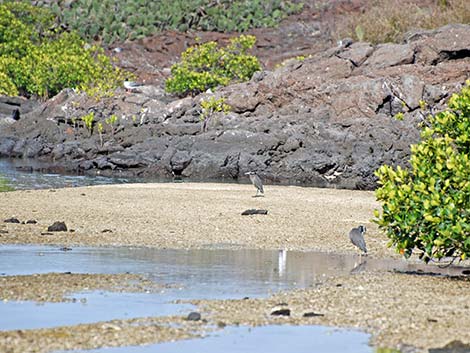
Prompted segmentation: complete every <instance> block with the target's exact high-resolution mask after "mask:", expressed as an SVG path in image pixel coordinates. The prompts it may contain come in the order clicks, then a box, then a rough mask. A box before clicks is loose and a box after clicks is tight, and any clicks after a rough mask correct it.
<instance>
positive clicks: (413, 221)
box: [375, 81, 470, 262]
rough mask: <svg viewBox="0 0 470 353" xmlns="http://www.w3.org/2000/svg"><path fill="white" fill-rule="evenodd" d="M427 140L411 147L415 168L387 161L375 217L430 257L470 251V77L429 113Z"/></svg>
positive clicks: (406, 245) (406, 248)
mask: <svg viewBox="0 0 470 353" xmlns="http://www.w3.org/2000/svg"><path fill="white" fill-rule="evenodd" d="M427 123H428V126H426V127H425V128H423V130H422V132H421V142H420V143H418V144H416V145H412V146H411V159H410V165H411V168H410V169H409V170H404V169H402V168H400V167H397V168H392V167H390V166H382V167H380V168H379V169H378V171H377V172H376V175H377V176H378V178H379V184H380V185H381V187H380V188H378V189H377V190H376V196H377V199H378V200H379V201H380V202H381V203H382V212H381V213H380V212H379V211H378V210H376V213H375V216H376V219H375V222H376V223H377V224H378V225H379V227H380V228H382V229H384V230H385V231H386V233H387V235H388V237H389V238H390V244H389V245H394V246H396V249H397V251H398V252H400V253H401V254H403V255H405V256H406V257H409V256H410V255H411V254H412V251H413V250H414V249H416V250H418V252H419V254H420V257H421V258H422V259H424V261H426V262H427V261H429V260H431V259H441V258H443V257H446V256H452V257H454V258H456V257H460V258H461V259H465V258H466V257H468V256H469V255H470V81H468V82H467V85H466V86H465V87H464V88H463V89H462V91H461V92H460V93H459V94H454V95H453V96H452V97H451V98H450V100H449V102H448V110H446V111H443V112H440V113H438V114H436V115H430V116H429V117H428V118H427Z"/></svg>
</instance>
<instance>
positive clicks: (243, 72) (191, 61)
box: [165, 35, 261, 94]
mask: <svg viewBox="0 0 470 353" xmlns="http://www.w3.org/2000/svg"><path fill="white" fill-rule="evenodd" d="M255 41H256V38H255V37H254V36H247V35H241V36H240V37H237V38H232V39H231V41H230V44H229V45H228V46H227V47H226V48H217V43H215V42H207V43H204V44H200V45H196V46H193V47H190V48H188V49H187V50H186V51H185V52H183V53H182V55H181V62H179V63H177V64H175V65H173V66H172V67H171V75H172V76H171V77H170V78H169V79H167V80H166V86H165V88H166V90H167V92H170V93H178V94H188V93H191V94H197V93H200V92H203V91H205V90H207V89H209V88H214V87H217V86H225V85H227V84H228V83H229V82H231V81H233V80H236V81H247V80H249V79H250V78H251V76H252V75H253V73H255V72H256V71H258V70H260V69H261V65H260V63H259V61H258V59H257V58H256V57H255V56H252V55H249V54H247V51H248V50H249V49H250V48H252V47H253V45H254V44H255Z"/></svg>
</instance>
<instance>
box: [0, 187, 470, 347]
mask: <svg viewBox="0 0 470 353" xmlns="http://www.w3.org/2000/svg"><path fill="white" fill-rule="evenodd" d="M254 192H255V190H254V188H253V187H252V186H251V185H237V184H202V183H201V184H187V183H182V184H134V185H114V186H95V187H83V188H68V189H57V190H36V191H15V192H7V193H2V202H1V203H0V218H1V219H2V220H4V219H11V218H17V219H18V221H19V222H20V223H10V222H2V223H1V224H0V243H3V244H12V243H36V244H57V245H61V246H69V247H72V248H73V247H74V246H77V245H95V246H96V245H97V246H105V245H129V246H138V245H141V246H142V245H144V246H150V247H157V248H166V247H171V248H190V247H197V248H205V247H208V246H213V245H217V244H224V246H228V247H233V248H240V247H249V248H266V249H279V248H287V249H291V250H307V249H314V250H321V251H327V252H340V253H356V254H357V249H355V248H354V247H353V245H352V244H351V243H350V242H349V239H348V237H347V232H348V230H349V229H350V228H351V227H353V226H357V225H358V224H365V225H366V226H367V228H368V233H367V234H366V241H367V245H368V247H369V251H370V255H369V258H383V259H386V258H390V257H394V256H397V255H396V254H395V253H394V252H393V251H392V250H391V249H388V248H387V247H386V242H387V239H386V238H385V236H384V235H383V233H381V232H380V231H379V230H378V229H377V228H376V227H375V226H374V224H373V223H371V222H370V219H371V217H372V211H373V209H374V208H376V207H377V204H376V202H375V199H374V196H373V193H371V192H368V191H347V190H334V189H315V188H302V187H287V186H267V187H266V196H265V197H258V198H254V197H252V196H253V195H254ZM252 208H256V209H267V210H268V214H267V215H253V216H242V215H241V213H242V212H243V211H244V210H246V209H252ZM28 220H30V221H31V220H35V221H36V222H37V223H36V224H22V223H21V222H23V221H24V222H25V223H26V221H28ZM56 221H63V222H64V223H65V224H66V225H67V228H68V230H67V231H66V232H52V231H48V227H49V226H50V225H51V224H53V223H54V222H56ZM47 276H55V278H54V282H55V283H56V286H54V287H51V288H52V289H51V288H49V289H47V290H46V289H45V288H44V287H45V286H44V284H45V283H47V282H49V281H46V280H45V279H46V277H47ZM92 277H93V276H92ZM111 277H112V276H111ZM95 280H96V283H95ZM117 280H119V277H116V278H114V277H113V278H108V277H106V276H105V278H99V276H97V277H96V278H91V279H90V278H88V277H87V276H84V277H83V278H81V277H80V276H72V277H71V276H70V275H66V274H64V275H62V276H60V275H55V274H51V275H41V276H38V277H34V276H33V277H31V276H25V277H24V278H23V277H22V276H16V277H15V278H11V280H10V278H7V280H6V281H7V283H9V285H10V286H12V287H15V286H16V287H18V286H19V287H18V288H20V287H21V284H23V285H24V286H23V290H22V291H21V292H22V294H21V295H23V296H26V297H25V298H33V299H34V298H36V299H35V300H37V299H38V298H39V297H41V296H42V294H44V296H45V297H46V298H60V297H62V296H63V294H61V293H64V292H67V291H68V290H69V288H70V285H71V282H73V283H75V284H74V285H77V286H78V288H82V287H84V286H89V285H90V283H95V284H94V286H97V288H103V286H104V288H110V289H113V288H116V287H119V286H116V282H115V281H117ZM87 281H88V282H87ZM89 281H91V282H89ZM26 283H28V284H29V283H37V286H31V287H29V286H26V285H25V284H26ZM41 283H42V285H41ZM148 284H149V283H148V282H146V281H145V279H142V280H141V281H140V282H138V283H137V286H134V287H132V288H131V287H123V288H122V290H139V288H141V290H148ZM159 285H160V284H158V285H156V287H155V289H156V290H158V288H159ZM162 285H164V284H162ZM100 286H101V287H100ZM2 288H3V285H2ZM51 290H52V292H53V293H55V295H52V294H51V293H50V292H51ZM469 290H470V281H469V280H468V278H467V277H465V276H460V277H453V278H450V277H435V276H429V275H418V274H415V275H412V274H398V273H387V272H362V273H360V274H357V275H349V276H341V277H334V278H329V279H325V280H322V281H320V282H318V283H316V284H315V285H314V286H313V287H310V288H306V289H303V290H295V291H287V292H281V293H279V294H275V295H272V296H270V297H268V298H264V299H245V300H223V301H219V300H200V301H194V302H193V303H194V304H196V305H197V306H198V311H199V312H201V314H202V317H203V319H204V320H206V321H197V322H192V321H188V320H186V319H185V317H165V318H142V319H131V320H114V321H110V322H99V323H95V324H86V325H76V326H69V327H59V328H50V329H38V330H17V331H7V332H0V350H2V351H5V352H48V351H51V350H54V349H56V350H57V349H69V348H79V349H86V348H95V347H102V346H104V345H106V346H119V345H128V344H145V343H152V342H162V341H168V340H173V339H184V338H190V337H194V336H198V335H204V334H205V333H206V332H208V331H211V330H214V329H221V328H223V327H224V326H225V325H240V324H241V325H266V324H295V325H299V324H307V325H309V324H320V325H331V326H335V327H355V328H360V329H364V330H366V331H367V332H370V333H371V334H372V341H371V343H372V344H374V345H375V346H377V347H394V348H400V349H402V351H403V352H421V351H423V352H424V351H427V349H431V348H437V347H443V346H446V345H448V344H450V343H451V342H452V341H457V342H460V343H455V342H454V343H452V344H453V345H457V346H459V345H460V346H461V347H464V348H462V349H464V350H462V352H463V351H465V349H468V346H465V344H470V336H469V332H468V329H467V328H468V326H469V324H470V322H468V318H469V317H470V309H469V306H468V305H467V304H466V298H467V293H468V291H469ZM6 292H7V293H6V294H5V290H2V291H0V295H1V298H2V299H15V298H16V297H15V296H14V295H12V294H11V293H12V291H8V290H7V291H6ZM8 293H10V294H8ZM28 293H29V294H28ZM41 293H42V294H41ZM38 296H39V297H38ZM51 300H52V299H51ZM277 309H288V310H289V312H290V314H289V315H288V316H273V315H271V313H272V312H273V311H274V310H277ZM312 312H313V313H314V314H319V315H314V314H307V317H306V316H304V314H306V313H312ZM308 315H310V317H308ZM312 315H313V316H312ZM57 337H61V339H60V340H57V339H56V338H57ZM31 342H34V344H33V345H32V344H31ZM436 352H437V351H436ZM459 352H460V351H459Z"/></svg>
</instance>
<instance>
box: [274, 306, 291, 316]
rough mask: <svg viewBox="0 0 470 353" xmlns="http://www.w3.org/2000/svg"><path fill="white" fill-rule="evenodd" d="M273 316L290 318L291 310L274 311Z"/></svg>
mask: <svg viewBox="0 0 470 353" xmlns="http://www.w3.org/2000/svg"><path fill="white" fill-rule="evenodd" d="M271 315H272V316H290V309H287V308H282V309H274V310H272V311H271Z"/></svg>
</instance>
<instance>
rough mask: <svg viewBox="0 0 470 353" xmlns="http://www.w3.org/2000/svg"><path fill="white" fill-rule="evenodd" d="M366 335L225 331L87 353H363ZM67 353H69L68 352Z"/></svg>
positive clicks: (286, 328)
mask: <svg viewBox="0 0 470 353" xmlns="http://www.w3.org/2000/svg"><path fill="white" fill-rule="evenodd" d="M368 340H369V335H368V334H365V333H363V332H359V331H353V330H344V329H343V330H336V329H332V328H327V327H321V326H290V325H282V326H263V327H255V328H248V327H227V328H225V329H224V330H223V331H220V332H218V333H216V334H213V335H209V336H208V337H205V338H204V339H191V340H184V341H176V342H167V343H159V344H153V345H148V346H131V347H115V348H101V349H94V350H87V351H73V352H77V353H78V352H84V353H85V352H87V353H127V352H128V353H150V352H165V353H181V352H192V353H212V352H214V353H219V352H224V353H247V352H269V353H286V352H295V353H312V352H322V353H323V352H328V353H367V352H373V349H372V348H371V347H370V346H368V345H367V342H368ZM69 352H70V351H69Z"/></svg>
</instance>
